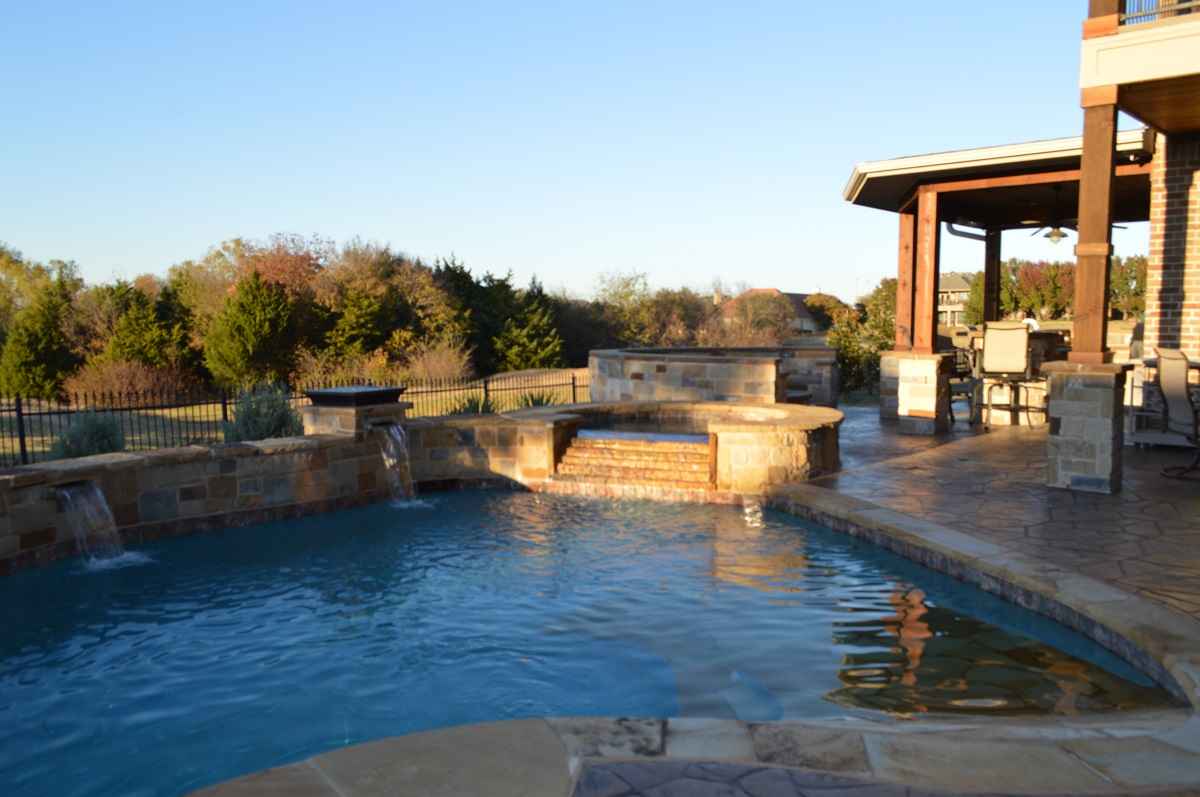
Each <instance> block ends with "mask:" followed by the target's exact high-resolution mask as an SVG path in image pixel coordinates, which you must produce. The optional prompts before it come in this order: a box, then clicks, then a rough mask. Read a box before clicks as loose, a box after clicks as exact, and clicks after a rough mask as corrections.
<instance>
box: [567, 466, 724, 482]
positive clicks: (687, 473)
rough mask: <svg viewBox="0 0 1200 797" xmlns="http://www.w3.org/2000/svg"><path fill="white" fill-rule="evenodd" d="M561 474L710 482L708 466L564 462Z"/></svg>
mask: <svg viewBox="0 0 1200 797" xmlns="http://www.w3.org/2000/svg"><path fill="white" fill-rule="evenodd" d="M558 475H560V476H579V477H581V478H587V479H593V478H594V479H613V480H616V481H620V482H626V483H639V482H662V481H669V482H686V483H688V484H708V481H709V473H708V468H707V467H706V468H705V469H704V470H694V471H693V470H657V469H648V468H636V467H628V466H623V465H581V464H577V463H572V462H564V463H562V464H560V465H559V466H558Z"/></svg>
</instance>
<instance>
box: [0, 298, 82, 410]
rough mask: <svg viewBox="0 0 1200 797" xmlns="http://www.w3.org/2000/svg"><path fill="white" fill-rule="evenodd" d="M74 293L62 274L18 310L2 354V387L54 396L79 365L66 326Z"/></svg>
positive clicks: (11, 392) (15, 392) (17, 392)
mask: <svg viewBox="0 0 1200 797" xmlns="http://www.w3.org/2000/svg"><path fill="white" fill-rule="evenodd" d="M70 311H71V292H70V288H69V287H68V283H67V281H66V280H65V279H63V277H62V276H61V275H60V276H59V277H58V278H56V279H55V280H54V281H53V282H48V283H46V284H45V285H43V286H42V287H41V288H40V289H38V291H37V293H36V294H35V295H34V297H33V301H32V303H31V304H30V305H29V306H28V307H26V308H25V309H23V310H21V311H20V312H19V313H17V316H16V318H15V319H14V320H13V325H12V329H11V330H10V331H9V335H8V339H7V340H6V341H5V344H4V352H3V354H2V355H0V387H2V388H3V390H4V392H6V393H8V394H9V395H21V396H31V397H36V398H53V397H55V396H57V395H58V394H59V391H60V390H61V388H62V383H63V380H64V379H66V378H67V376H68V375H70V373H71V372H72V371H74V370H75V368H76V367H78V365H79V359H78V358H77V357H76V355H75V352H74V351H72V349H71V342H70V339H69V338H68V336H67V334H66V333H65V331H64V330H65V327H66V324H67V321H68V317H69V315H70Z"/></svg>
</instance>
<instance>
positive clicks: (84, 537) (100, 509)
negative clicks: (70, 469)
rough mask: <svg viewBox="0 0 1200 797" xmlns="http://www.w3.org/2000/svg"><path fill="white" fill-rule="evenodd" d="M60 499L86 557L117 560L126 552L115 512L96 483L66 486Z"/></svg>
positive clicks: (60, 491)
mask: <svg viewBox="0 0 1200 797" xmlns="http://www.w3.org/2000/svg"><path fill="white" fill-rule="evenodd" d="M58 497H59V499H60V500H61V501H62V506H63V510H64V513H65V514H66V516H67V522H68V523H69V524H70V525H71V530H72V531H73V532H75V542H76V543H77V544H78V545H79V553H81V554H82V555H83V556H84V558H86V559H88V560H89V561H93V562H95V561H106V560H115V559H118V558H120V557H121V556H122V555H123V554H124V553H125V546H124V545H122V544H121V535H120V534H119V533H118V532H117V524H116V522H115V521H114V520H113V514H112V510H110V509H109V508H108V501H106V500H105V499H104V493H102V492H100V488H99V487H98V486H96V483H95V482H77V483H75V484H64V485H63V486H61V487H59V488H58Z"/></svg>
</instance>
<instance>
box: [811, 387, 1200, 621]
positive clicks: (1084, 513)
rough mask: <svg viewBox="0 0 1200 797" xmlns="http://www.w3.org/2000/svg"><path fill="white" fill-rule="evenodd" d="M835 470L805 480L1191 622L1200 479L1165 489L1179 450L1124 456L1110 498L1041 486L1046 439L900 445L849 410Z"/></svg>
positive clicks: (1018, 433) (962, 432)
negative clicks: (1084, 578)
mask: <svg viewBox="0 0 1200 797" xmlns="http://www.w3.org/2000/svg"><path fill="white" fill-rule="evenodd" d="M844 412H845V413H846V421H845V423H844V424H843V426H842V435H841V440H842V465H843V470H842V471H841V472H840V473H837V474H835V475H832V476H827V477H825V478H822V479H818V480H816V481H814V482H812V483H813V484H814V485H817V486H820V487H824V488H826V489H829V490H833V491H836V492H838V493H840V494H843V495H848V496H852V497H855V498H861V499H864V500H869V501H871V502H873V503H875V504H878V505H880V506H885V507H887V508H889V509H893V510H895V511H898V512H904V513H905V514H908V515H912V516H914V517H918V518H923V519H927V520H930V521H932V522H934V523H938V524H941V525H944V526H949V527H951V528H954V529H957V530H959V531H963V532H966V533H968V534H971V535H974V536H977V537H979V538H980V539H984V540H987V541H989V542H991V543H994V544H996V545H999V546H1000V547H1003V548H1005V549H1008V550H1014V551H1020V552H1021V553H1024V554H1027V555H1029V556H1034V557H1038V558H1041V559H1044V560H1046V561H1048V562H1052V563H1053V564H1056V565H1059V566H1061V567H1064V568H1068V569H1071V570H1075V571H1077V572H1081V573H1083V574H1085V575H1088V576H1091V577H1092V578H1095V579H1098V580H1101V581H1105V582H1108V583H1110V584H1113V585H1115V586H1117V587H1119V588H1121V589H1123V590H1126V591H1128V592H1132V593H1134V594H1137V595H1140V596H1142V597H1144V598H1147V599H1150V600H1154V601H1157V602H1159V603H1161V604H1164V605H1166V606H1168V607H1170V608H1172V609H1175V610H1177V611H1180V612H1183V613H1185V614H1188V615H1191V616H1192V617H1195V618H1197V619H1200V474H1196V475H1195V476H1194V477H1193V478H1191V479H1188V480H1176V479H1168V478H1165V477H1163V476H1162V475H1161V473H1160V472H1159V471H1160V468H1162V466H1163V465H1167V464H1184V463H1186V461H1187V460H1188V452H1187V451H1186V450H1184V449H1178V448H1153V449H1136V448H1132V447H1126V448H1125V449H1124V466H1125V475H1124V486H1123V489H1122V490H1121V492H1120V493H1118V494H1117V495H1093V494H1087V493H1075V492H1069V491H1065V490H1059V489H1055V488H1051V487H1047V486H1045V484H1044V483H1043V473H1044V470H1045V466H1046V434H1047V432H1046V429H1045V427H1042V428H1039V429H1027V428H1020V429H1018V428H1003V427H997V428H993V430H992V431H991V432H987V433H977V432H972V431H971V430H970V429H968V428H967V427H966V426H965V425H964V424H959V425H958V426H956V427H955V430H954V432H953V433H951V434H947V435H942V436H939V437H909V436H905V435H900V434H898V433H897V432H896V431H895V427H894V426H892V425H890V424H883V423H881V422H880V420H879V415H878V408H876V407H870V406H865V407H847V408H845V409H844Z"/></svg>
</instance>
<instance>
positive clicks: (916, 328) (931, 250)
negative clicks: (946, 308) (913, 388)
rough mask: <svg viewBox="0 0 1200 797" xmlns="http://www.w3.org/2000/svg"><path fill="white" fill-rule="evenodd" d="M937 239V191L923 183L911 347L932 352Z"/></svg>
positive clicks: (938, 239) (934, 327)
mask: <svg viewBox="0 0 1200 797" xmlns="http://www.w3.org/2000/svg"><path fill="white" fill-rule="evenodd" d="M940 242H941V225H940V224H939V223H938V195H937V191H935V190H933V189H932V188H930V187H929V186H922V187H921V189H920V192H919V194H918V196H917V245H916V250H917V251H916V261H917V268H916V277H915V279H914V292H915V294H916V295H915V297H914V300H913V351H914V352H916V353H917V354H933V353H934V351H936V350H937V289H938V269H939V259H938V258H939V254H940V253H939V249H940V246H939V244H940Z"/></svg>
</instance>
